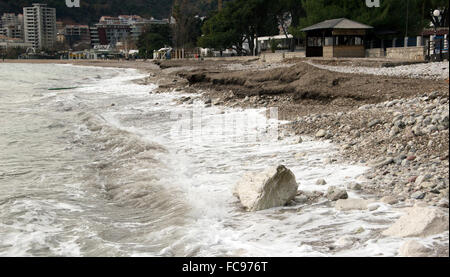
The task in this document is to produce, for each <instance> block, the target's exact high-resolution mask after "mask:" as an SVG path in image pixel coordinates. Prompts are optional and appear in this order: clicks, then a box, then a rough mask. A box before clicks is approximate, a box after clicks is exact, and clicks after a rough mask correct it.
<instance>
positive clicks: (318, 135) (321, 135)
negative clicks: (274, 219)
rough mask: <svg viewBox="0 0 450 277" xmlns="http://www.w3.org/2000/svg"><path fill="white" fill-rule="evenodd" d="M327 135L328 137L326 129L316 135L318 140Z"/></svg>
mask: <svg viewBox="0 0 450 277" xmlns="http://www.w3.org/2000/svg"><path fill="white" fill-rule="evenodd" d="M326 135H327V131H325V130H324V129H321V130H319V131H318V132H317V133H316V138H323V137H325V136H326Z"/></svg>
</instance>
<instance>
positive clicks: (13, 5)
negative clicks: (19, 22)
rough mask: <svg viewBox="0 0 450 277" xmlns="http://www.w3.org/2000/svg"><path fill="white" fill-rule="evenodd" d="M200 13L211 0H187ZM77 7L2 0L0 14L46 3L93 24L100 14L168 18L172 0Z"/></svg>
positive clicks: (89, 1) (88, 2) (62, 16)
mask: <svg viewBox="0 0 450 277" xmlns="http://www.w3.org/2000/svg"><path fill="white" fill-rule="evenodd" d="M188 1H189V2H191V3H190V5H192V7H193V8H194V10H196V12H198V14H200V15H207V14H208V12H209V11H211V10H212V9H215V8H216V7H217V3H216V2H217V1H214V0H188ZM80 2H81V7H80V8H67V6H66V1H65V0H1V1H0V14H3V13H4V12H14V13H22V11H23V7H25V6H31V4H32V3H46V4H48V5H49V6H50V7H52V8H56V16H57V18H58V20H63V21H65V22H73V23H75V22H77V23H83V24H92V23H95V22H98V19H99V18H100V17H101V16H102V15H109V16H117V15H121V14H137V15H140V16H143V17H151V16H153V17H155V18H157V19H162V18H168V17H169V16H170V14H171V8H172V4H173V2H174V0H80Z"/></svg>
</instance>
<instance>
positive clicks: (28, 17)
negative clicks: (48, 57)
mask: <svg viewBox="0 0 450 277" xmlns="http://www.w3.org/2000/svg"><path fill="white" fill-rule="evenodd" d="M23 18H24V30H25V36H24V37H25V41H26V42H29V43H31V44H32V45H33V47H34V48H37V49H42V48H47V49H51V48H53V47H54V46H55V42H56V34H57V31H56V9H54V8H49V7H47V5H46V4H33V6H32V7H24V8H23Z"/></svg>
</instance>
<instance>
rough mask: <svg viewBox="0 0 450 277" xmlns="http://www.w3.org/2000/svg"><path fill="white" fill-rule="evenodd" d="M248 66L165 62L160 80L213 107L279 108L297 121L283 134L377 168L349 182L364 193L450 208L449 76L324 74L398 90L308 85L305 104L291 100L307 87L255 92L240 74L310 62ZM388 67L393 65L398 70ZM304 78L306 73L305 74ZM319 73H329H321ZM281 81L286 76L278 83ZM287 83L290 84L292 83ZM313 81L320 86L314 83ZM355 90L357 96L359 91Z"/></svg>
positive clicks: (186, 100) (283, 70)
mask: <svg viewBox="0 0 450 277" xmlns="http://www.w3.org/2000/svg"><path fill="white" fill-rule="evenodd" d="M300 63H303V61H300ZM245 66H246V65H245V64H243V65H240V66H239V70H237V71H235V70H231V72H228V71H230V70H228V69H226V70H218V67H220V65H218V66H212V67H210V68H208V67H207V66H205V65H203V64H202V66H192V65H190V67H189V68H188V69H186V68H185V67H179V65H174V66H171V64H170V62H168V63H165V64H164V66H162V68H164V69H163V70H162V71H163V72H164V71H165V70H168V69H170V73H169V74H167V75H166V76H165V78H168V79H171V81H170V82H167V81H163V82H161V79H159V80H158V81H159V82H160V84H162V85H160V90H161V92H162V91H164V90H176V91H185V92H191V93H195V92H196V91H198V90H200V91H201V92H202V93H201V94H200V95H199V99H202V100H203V101H204V102H205V103H206V105H207V106H210V105H224V106H230V107H242V108H247V107H278V108H279V109H280V111H279V113H280V114H281V117H282V119H288V120H290V121H291V123H290V124H287V125H284V126H282V130H281V137H290V136H299V137H302V136H305V137H312V138H315V139H320V140H330V141H331V142H333V143H335V144H336V145H339V149H340V154H341V155H340V157H335V158H331V159H328V160H327V161H325V162H326V163H338V162H343V161H345V162H347V163H352V164H360V165H364V166H368V167H370V170H368V171H367V172H366V173H365V174H364V176H361V183H359V184H357V185H356V186H355V184H349V186H350V187H352V188H355V187H357V189H358V190H360V191H361V192H362V193H364V194H371V195H374V196H376V197H377V198H379V199H381V198H383V197H388V198H389V199H391V200H390V201H387V202H389V203H392V202H394V201H392V197H393V198H395V199H396V201H395V202H399V201H400V202H403V201H406V202H407V203H410V204H413V203H414V202H416V201H420V202H426V203H428V204H429V205H432V206H439V207H442V208H448V198H449V181H448V180H449V169H448V167H449V146H448V142H449V141H448V139H449V93H448V83H447V82H445V80H442V79H439V80H435V81H430V80H425V79H420V78H416V77H417V74H415V75H414V77H413V78H405V77H401V78H399V77H386V76H383V77H381V78H382V79H380V77H379V76H376V77H374V76H370V75H359V74H350V73H336V74H342V75H336V74H334V73H332V74H330V73H329V72H328V73H323V72H322V74H327V75H329V76H331V78H332V79H333V80H342V79H346V80H348V79H360V80H357V81H354V80H351V81H347V82H366V83H367V82H375V83H379V82H380V81H381V82H383V83H391V84H392V85H391V86H390V85H385V87H387V88H388V89H391V90H392V91H393V92H388V93H384V94H383V93H378V94H377V92H380V88H379V87H377V86H376V85H375V84H374V85H373V86H372V87H368V86H356V88H355V87H353V88H350V89H349V91H348V92H346V94H344V95H342V93H341V91H340V90H339V89H338V90H336V95H334V96H333V95H332V94H333V84H332V83H331V84H329V85H330V87H325V86H322V91H320V89H319V91H318V89H317V87H320V85H318V86H314V87H309V88H308V87H306V86H303V87H301V88H299V89H297V90H303V91H305V90H307V91H312V90H314V89H316V95H312V93H310V95H307V96H306V97H304V98H302V99H300V101H299V102H298V103H294V104H292V102H293V101H294V102H295V100H294V99H295V97H298V94H301V93H302V92H301V91H300V92H299V91H296V92H294V93H292V92H289V91H287V92H285V93H284V92H279V91H276V93H273V92H272V93H259V94H255V93H254V91H256V90H258V89H259V87H258V86H256V85H254V84H253V85H248V84H247V83H245V82H242V81H240V80H239V78H236V76H238V75H239V74H240V75H242V76H243V77H242V78H245V77H246V76H247V74H254V75H255V76H256V77H254V78H256V79H257V78H264V77H265V76H267V74H269V75H272V76H274V75H276V74H281V75H283V74H285V78H288V77H286V75H287V74H289V71H295V70H296V69H298V68H299V67H302V66H304V65H303V64H296V65H294V66H293V67H282V66H280V65H277V64H275V65H272V66H273V68H274V69H268V68H267V65H264V64H263V65H261V67H260V70H259V71H257V72H256V71H255V68H257V67H256V66H255V65H254V63H252V64H251V65H248V67H250V68H252V70H253V71H252V72H251V73H246V72H242V70H244V69H245ZM411 66H415V67H417V65H411ZM235 67H236V66H235ZM389 68H390V70H392V67H389ZM394 68H395V67H394ZM404 68H405V66H402V70H403V71H404ZM305 70H306V71H310V70H311V68H308V67H307V68H306V69H305ZM447 70H448V67H447ZM280 71H281V73H280ZM199 72H200V73H199ZM209 74H211V75H209ZM258 74H260V75H258ZM154 76H155V77H156V76H158V77H160V76H161V75H160V74H155V75H154ZM211 76H213V77H211ZM261 76H263V77H261ZM427 76H429V74H425V77H424V78H427ZM220 77H222V79H220ZM302 77H304V76H300V77H299V78H300V79H301V78H302ZM318 78H323V76H322V75H319V76H318ZM206 79H208V80H206ZM313 79H314V78H313ZM365 79H366V80H365ZM205 80H206V81H205ZM368 80H371V81H368ZM149 81H150V80H149ZM282 81H283V77H281V82H280V81H278V83H282ZM326 81H329V80H326ZM291 82H292V80H291ZM338 82H339V81H338ZM285 83H289V80H286V82H285ZM263 84H265V83H264V82H263ZM418 84H421V85H418ZM271 85H273V84H271ZM310 86H313V83H311V84H310ZM335 86H336V85H335ZM246 88H249V89H248V90H247V92H246V93H247V94H245V93H244V91H245V90H246ZM266 89H267V88H266ZM282 89H283V88H280V90H282ZM344 89H345V85H344ZM341 90H342V89H341ZM323 91H326V92H323ZM354 91H357V93H356V92H355V94H354V95H352V93H353V92H354ZM373 92H375V93H374V95H373V97H368V95H369V96H372V94H373ZM397 92H399V93H397ZM340 93H341V95H339V94H340ZM307 94H308V93H307ZM327 94H329V95H327ZM323 98H326V99H323ZM328 98H329V99H328ZM193 101H194V99H193V98H192V97H185V98H181V99H180V103H192V102H193ZM318 111H320V112H318ZM301 141H302V139H300V142H301ZM384 199H386V198H384Z"/></svg>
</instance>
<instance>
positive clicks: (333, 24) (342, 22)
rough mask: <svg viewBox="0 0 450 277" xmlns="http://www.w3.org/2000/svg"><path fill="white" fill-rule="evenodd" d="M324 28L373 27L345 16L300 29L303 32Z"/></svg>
mask: <svg viewBox="0 0 450 277" xmlns="http://www.w3.org/2000/svg"><path fill="white" fill-rule="evenodd" d="M324 29H373V27H372V26H369V25H365V24H362V23H359V22H356V21H353V20H350V19H347V18H337V19H330V20H325V21H322V22H320V23H317V24H314V25H312V26H309V27H306V28H304V29H302V31H303V32H308V31H314V30H324Z"/></svg>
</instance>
